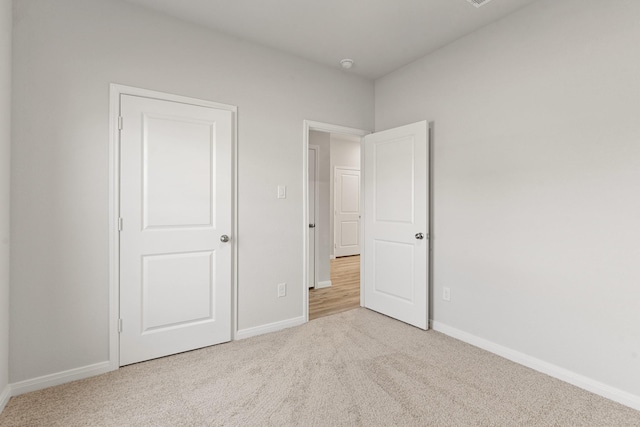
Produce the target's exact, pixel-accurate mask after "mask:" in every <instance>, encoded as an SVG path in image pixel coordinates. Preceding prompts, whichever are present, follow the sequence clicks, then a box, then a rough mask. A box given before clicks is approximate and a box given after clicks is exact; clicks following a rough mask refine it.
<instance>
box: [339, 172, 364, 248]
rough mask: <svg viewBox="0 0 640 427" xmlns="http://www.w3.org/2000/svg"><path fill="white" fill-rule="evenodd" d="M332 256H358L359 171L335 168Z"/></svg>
mask: <svg viewBox="0 0 640 427" xmlns="http://www.w3.org/2000/svg"><path fill="white" fill-rule="evenodd" d="M333 182H334V185H335V190H334V196H335V198H334V202H333V204H334V208H335V219H334V222H333V223H334V234H335V236H334V239H335V241H334V254H335V256H336V257H341V256H349V255H358V254H360V170H358V169H351V168H341V167H336V168H335V174H334V181H333Z"/></svg>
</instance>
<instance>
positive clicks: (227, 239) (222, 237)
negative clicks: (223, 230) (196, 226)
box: [220, 234, 229, 243]
mask: <svg viewBox="0 0 640 427" xmlns="http://www.w3.org/2000/svg"><path fill="white" fill-rule="evenodd" d="M220 241H221V242H222V243H227V242H228V241H229V236H227V235H226V234H223V235H222V236H220Z"/></svg>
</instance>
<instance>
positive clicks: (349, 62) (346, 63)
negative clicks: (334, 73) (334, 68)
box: [340, 58, 353, 70]
mask: <svg viewBox="0 0 640 427" xmlns="http://www.w3.org/2000/svg"><path fill="white" fill-rule="evenodd" d="M340 65H342V68H344V69H345V70H348V69H349V68H351V67H353V59H348V58H346V59H343V60H342V61H340Z"/></svg>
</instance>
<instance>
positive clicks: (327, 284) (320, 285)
mask: <svg viewBox="0 0 640 427" xmlns="http://www.w3.org/2000/svg"><path fill="white" fill-rule="evenodd" d="M330 287H331V280H325V281H323V282H318V284H317V285H316V289H322V288H330Z"/></svg>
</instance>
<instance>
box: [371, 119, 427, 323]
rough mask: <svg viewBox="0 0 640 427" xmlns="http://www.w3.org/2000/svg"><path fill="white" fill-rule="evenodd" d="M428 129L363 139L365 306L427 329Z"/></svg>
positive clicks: (413, 128)
mask: <svg viewBox="0 0 640 427" xmlns="http://www.w3.org/2000/svg"><path fill="white" fill-rule="evenodd" d="M427 138H428V125H427V122H420V123H415V124H411V125H407V126H402V127H399V128H395V129H390V130H386V131H383V132H378V133H374V134H371V135H367V136H365V140H364V245H365V246H364V249H365V250H364V291H365V292H364V303H365V307H367V308H370V309H372V310H375V311H378V312H380V313H382V314H385V315H387V316H390V317H393V318H395V319H398V320H401V321H403V322H406V323H409V324H411V325H414V326H416V327H418V328H422V329H427V327H428V307H429V305H428V291H427V287H428V277H429V274H428V272H429V257H428V255H429V241H428V224H429V218H428V215H429V206H428V204H429V197H428V188H429V186H428V177H429V173H428V165H429V159H428V155H429V150H428V141H427Z"/></svg>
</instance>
